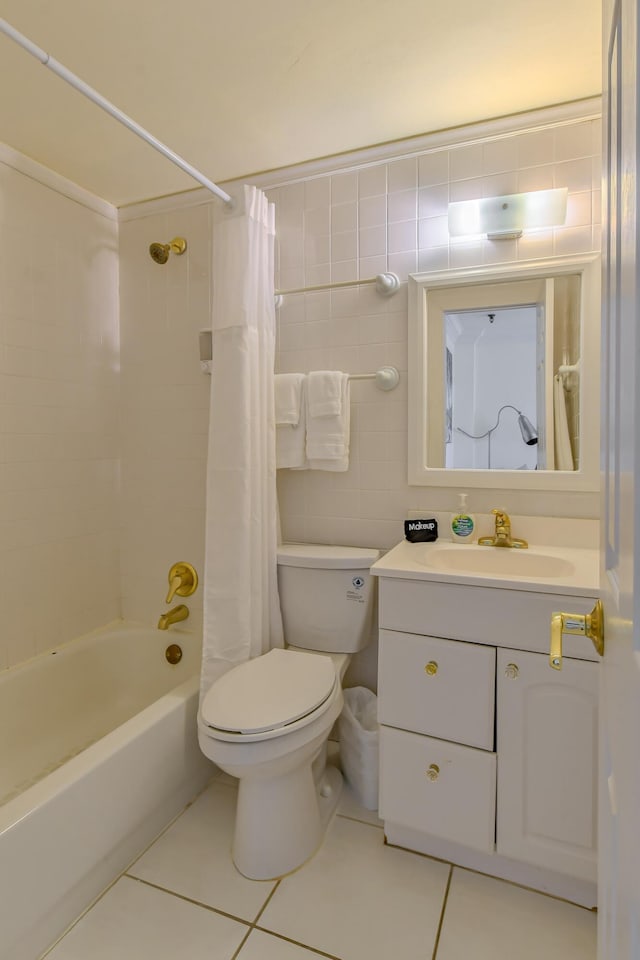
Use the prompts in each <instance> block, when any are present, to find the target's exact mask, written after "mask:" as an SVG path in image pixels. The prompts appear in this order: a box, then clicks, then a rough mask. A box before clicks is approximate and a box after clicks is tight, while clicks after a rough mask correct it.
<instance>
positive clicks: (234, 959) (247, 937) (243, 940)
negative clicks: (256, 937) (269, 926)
mask: <svg viewBox="0 0 640 960" xmlns="http://www.w3.org/2000/svg"><path fill="white" fill-rule="evenodd" d="M253 929H254V928H253V927H249V929H248V930H247V932H246V933H245V935H244V937H243V938H242V940H241V941H240V943H239V944H238V947H237V949H236V951H235V953H234V954H233V956H232V957H231V960H236V958H237V957H238V956H239V955H240V951H241V950H242V948H243V947H244V945H245V943H246V942H247V940H248V939H249V937H250V936H251V931H252V930H253Z"/></svg>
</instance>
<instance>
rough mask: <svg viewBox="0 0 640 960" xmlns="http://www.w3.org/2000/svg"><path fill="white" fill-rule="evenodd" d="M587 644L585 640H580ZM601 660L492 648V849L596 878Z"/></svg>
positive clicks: (578, 875) (549, 866) (544, 865)
mask: <svg viewBox="0 0 640 960" xmlns="http://www.w3.org/2000/svg"><path fill="white" fill-rule="evenodd" d="M586 642H587V643H588V641H586ZM599 670H600V665H599V664H597V663H590V662H589V661H587V660H571V659H569V658H567V657H565V658H564V660H563V663H562V670H551V669H550V668H549V658H548V656H547V655H546V654H543V653H525V652H524V651H522V650H506V649H500V650H498V670H497V723H496V750H497V754H498V810H497V816H496V821H497V825H498V826H497V838H496V842H497V852H498V853H500V854H503V856H505V857H511V858H512V859H513V860H523V861H525V862H526V863H533V864H535V865H536V866H539V867H546V868H547V869H548V870H555V871H557V872H558V873H563V874H566V875H567V876H572V877H577V878H579V879H581V880H586V881H591V882H593V883H594V891H595V880H596V872H597V856H596V847H597V843H596V835H597V815H596V807H597V802H596V791H597V755H598V673H599Z"/></svg>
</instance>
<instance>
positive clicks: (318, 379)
mask: <svg viewBox="0 0 640 960" xmlns="http://www.w3.org/2000/svg"><path fill="white" fill-rule="evenodd" d="M344 376H345V374H344V373H340V371H338V370H313V371H312V372H311V373H310V374H309V376H308V378H307V390H308V393H307V398H308V400H307V404H308V411H309V416H310V417H339V416H341V414H342V380H343V377H344Z"/></svg>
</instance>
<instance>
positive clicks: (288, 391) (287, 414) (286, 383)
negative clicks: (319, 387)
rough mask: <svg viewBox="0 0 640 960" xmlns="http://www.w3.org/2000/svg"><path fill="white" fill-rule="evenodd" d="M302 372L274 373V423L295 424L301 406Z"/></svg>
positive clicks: (298, 418) (298, 419) (297, 420)
mask: <svg viewBox="0 0 640 960" xmlns="http://www.w3.org/2000/svg"><path fill="white" fill-rule="evenodd" d="M303 380H304V373H276V375H275V377H274V393H275V412H276V424H281V423H290V424H291V425H292V426H294V427H295V426H297V424H298V423H299V421H300V410H301V408H302V382H303Z"/></svg>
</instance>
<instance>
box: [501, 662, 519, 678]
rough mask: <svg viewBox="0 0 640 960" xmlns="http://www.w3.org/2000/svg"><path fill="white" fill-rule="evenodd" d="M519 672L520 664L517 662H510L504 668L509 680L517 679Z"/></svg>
mask: <svg viewBox="0 0 640 960" xmlns="http://www.w3.org/2000/svg"><path fill="white" fill-rule="evenodd" d="M519 673H520V671H519V669H518V665H517V664H515V663H508V664H507V666H506V667H505V669H504V675H505V677H507V679H508V680H515V679H516V677H517V676H518V674H519Z"/></svg>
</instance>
